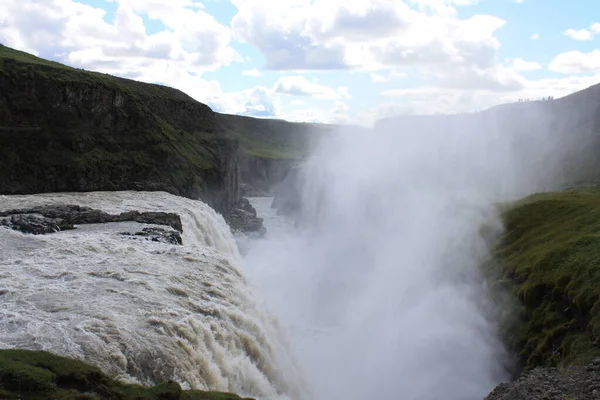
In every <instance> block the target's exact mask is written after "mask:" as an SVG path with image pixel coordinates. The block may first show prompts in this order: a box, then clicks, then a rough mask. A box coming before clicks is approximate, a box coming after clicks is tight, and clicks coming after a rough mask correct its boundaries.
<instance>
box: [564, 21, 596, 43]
mask: <svg viewBox="0 0 600 400" xmlns="http://www.w3.org/2000/svg"><path fill="white" fill-rule="evenodd" d="M564 34H565V36H569V37H570V38H571V39H574V40H592V39H593V38H594V36H596V35H598V34H600V23H593V24H592V25H590V27H589V29H567V30H566V31H565V32H564Z"/></svg>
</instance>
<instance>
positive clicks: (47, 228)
mask: <svg viewBox="0 0 600 400" xmlns="http://www.w3.org/2000/svg"><path fill="white" fill-rule="evenodd" d="M0 225H3V226H6V227H8V228H11V229H14V230H16V231H20V232H23V233H31V234H34V235H43V234H46V233H53V232H60V231H64V230H69V229H75V227H74V226H73V225H72V224H70V223H69V222H67V221H65V220H64V219H61V218H49V217H45V216H43V215H37V214H17V215H11V216H10V217H4V218H2V219H0Z"/></svg>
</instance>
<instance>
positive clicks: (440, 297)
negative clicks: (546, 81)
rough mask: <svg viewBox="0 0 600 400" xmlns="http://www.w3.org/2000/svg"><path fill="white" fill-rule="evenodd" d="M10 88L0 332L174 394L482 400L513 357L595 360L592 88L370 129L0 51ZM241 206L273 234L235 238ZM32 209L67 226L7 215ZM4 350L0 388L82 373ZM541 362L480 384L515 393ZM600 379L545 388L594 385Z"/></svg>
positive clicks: (7, 345) (8, 343)
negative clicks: (263, 114)
mask: <svg viewBox="0 0 600 400" xmlns="http://www.w3.org/2000/svg"><path fill="white" fill-rule="evenodd" d="M0 88H1V89H2V90H1V92H0V171H1V174H0V218H11V220H10V222H6V223H5V224H2V223H0V245H1V246H2V247H1V248H2V252H3V253H2V259H1V260H0V277H1V280H0V284H1V285H2V286H0V299H1V301H2V304H3V307H2V309H1V312H2V314H1V315H0V319H1V320H2V324H1V326H0V348H2V349H21V350H44V351H48V352H50V353H54V354H57V355H59V356H67V357H70V358H73V359H78V360H82V361H84V362H86V363H87V364H89V365H93V366H95V367H98V368H100V369H101V370H102V372H103V373H104V374H106V375H107V376H109V377H110V379H115V380H118V381H119V382H123V384H125V383H127V384H133V385H136V384H141V385H146V386H151V385H160V384H161V383H163V382H168V383H167V384H166V385H171V386H173V387H175V386H176V387H177V388H180V389H181V388H183V389H184V390H183V391H181V390H179V391H178V390H177V389H174V392H173V393H170V394H168V393H167V394H166V395H165V396H166V397H164V396H163V398H193V397H191V396H195V395H197V396H205V394H202V393H199V392H198V393H195V394H194V393H193V392H194V391H219V392H234V393H237V394H239V395H241V396H250V397H253V398H257V399H316V400H320V399H341V398H345V399H364V398H378V397H388V398H398V397H399V396H400V397H401V398H403V399H409V400H410V399H415V400H416V399H419V400H429V399H431V400H434V399H440V398H444V399H448V400H454V399H456V400H469V399H483V398H484V397H485V396H486V395H488V393H490V392H491V391H492V390H493V389H494V387H495V386H496V385H497V384H499V383H501V382H503V381H507V380H510V379H511V375H519V374H520V373H521V372H522V370H523V369H525V370H527V371H529V370H531V369H534V368H536V367H547V368H550V367H561V368H570V367H571V366H574V368H579V367H578V366H581V365H587V364H588V363H590V362H591V361H592V360H593V358H595V357H597V356H600V352H599V351H598V347H597V343H598V342H597V337H598V335H599V332H598V327H597V326H598V324H597V320H598V318H599V317H598V315H599V314H598V307H597V306H596V305H597V303H598V301H599V297H600V294H599V292H598V290H597V286H594V284H595V283H600V274H599V273H598V271H599V269H598V266H597V260H598V259H599V258H597V257H596V252H595V250H594V249H595V248H596V245H597V244H598V242H597V241H598V239H597V237H596V235H597V227H596V222H597V221H596V218H595V217H594V218H592V216H595V213H596V211H597V199H598V196H599V195H598V193H599V192H598V189H597V188H596V187H595V186H594V182H595V181H596V180H597V178H598V176H597V175H598V171H599V170H598V157H597V154H598V151H597V150H598V148H599V145H600V143H599V141H600V134H599V133H600V126H598V124H599V123H600V121H599V120H598V115H600V86H594V87H591V88H589V89H587V90H584V91H582V92H578V93H575V94H573V95H570V96H567V97H565V98H561V99H556V100H551V101H544V102H531V103H524V104H520V103H518V104H507V105H503V106H498V107H495V108H492V109H489V110H485V111H482V112H478V113H471V114H460V115H451V116H415V117H408V116H407V117H399V118H394V119H389V120H382V121H379V122H378V123H377V124H376V125H375V127H374V128H373V129H372V130H370V129H362V128H357V127H353V128H347V127H342V126H333V125H311V124H293V123H289V122H285V121H269V120H259V119H252V118H249V117H240V116H231V115H225V114H218V113H214V112H213V111H212V110H211V109H210V108H209V107H208V106H206V105H203V104H201V103H198V102H196V101H194V100H193V99H191V98H190V97H188V96H187V95H185V94H183V93H182V92H179V91H177V90H174V89H170V88H167V87H164V86H158V85H150V84H144V83H139V82H135V81H131V80H126V79H122V78H115V77H111V76H108V75H103V74H98V73H92V72H87V71H82V70H77V69H74V68H70V67H66V66H63V65H60V64H56V63H53V62H50V61H46V60H43V59H39V58H36V57H33V56H31V55H28V54H26V53H22V52H18V51H15V50H12V49H10V48H7V47H3V46H2V47H0ZM290 171H292V172H291V173H289V172H290ZM286 177H287V178H286ZM242 183H243V184H244V185H245V186H244V187H245V190H246V191H248V193H250V194H252V193H254V194H255V196H250V197H254V198H252V199H251V203H252V204H253V205H254V206H255V208H256V209H257V210H258V215H257V216H254V215H253V214H252V208H248V207H247V206H246V205H245V204H246V203H244V201H243V200H242V199H241V194H240V186H241V184H242ZM567 188H571V189H569V190H567V191H564V190H565V189H567ZM551 191H552V192H554V193H549V192H551ZM274 192H275V193H274ZM540 192H545V194H543V195H540V194H538V195H536V193H540ZM257 194H258V195H261V196H256V195H257ZM273 194H275V195H280V196H281V195H283V197H284V198H285V199H287V200H286V201H290V202H291V203H292V206H290V208H288V211H289V210H292V212H291V213H288V212H283V214H286V215H287V216H286V215H282V216H277V215H276V213H277V210H275V209H272V208H270V207H271V196H272V195H273ZM286 195H287V196H286ZM529 195H533V197H529V198H528V200H523V201H524V202H519V201H518V200H520V199H522V198H524V197H525V196H529ZM536 196H538V197H536ZM544 196H545V197H544ZM274 205H275V206H276V207H279V208H285V207H288V206H289V204H288V205H287V206H286V205H285V204H283V205H282V203H279V204H277V203H275V204H274ZM48 206H52V207H65V206H79V207H89V210H92V211H89V210H88V212H92V213H95V214H102V213H103V215H104V214H106V215H110V216H111V217H110V218H108V219H106V218H105V219H104V220H98V219H93V218H92V219H81V218H79V219H76V218H74V217H73V218H72V217H70V216H69V214H68V213H67V214H60V215H58V214H47V212H46V211H43V210H44V208H43V207H48ZM40 207H41V208H40ZM241 207H244V208H243V209H242V208H241ZM72 210H74V209H72ZM94 210H95V211H94ZM235 210H243V211H244V212H245V213H248V214H251V215H250V217H252V218H264V220H265V225H266V227H267V231H266V234H264V236H263V237H262V238H248V237H247V236H245V235H243V234H240V232H237V230H236V227H235V226H233V225H235V224H232V218H234V219H235V218H238V217H239V216H240V215H242V216H245V215H246V214H244V213H240V212H239V211H235ZM70 212H72V211H70ZM45 213H46V214H45ZM148 213H151V214H153V215H155V216H156V215H157V213H162V214H160V215H159V216H160V217H161V218H162V217H164V216H165V215H175V216H177V218H179V221H180V224H181V229H178V227H179V225H177V224H176V223H173V224H172V223H167V222H165V220H164V219H156V218H153V219H147V218H141V217H140V215H145V216H147V215H148ZM23 215H35V216H36V218H37V216H40V218H46V219H48V218H50V219H52V221H50V222H51V223H56V224H58V225H56V226H57V227H58V228H59V229H54V228H52V226H55V225H49V226H50V229H46V230H45V232H44V234H39V235H32V234H30V233H24V232H20V231H19V230H18V229H12V228H14V227H15V225H16V223H15V222H14V221H15V220H14V217H15V216H17V217H20V216H23ZM123 215H125V216H126V217H122V216H123ZM554 215H557V216H558V217H556V219H553V216H554ZM250 217H248V218H250ZM241 218H242V219H243V218H244V217H241ZM57 219H60V220H61V221H56V220H57ZM3 221H4V220H3ZM36 221H37V222H40V221H41V222H43V223H46V222H48V221H46V220H43V219H38V220H36ZM36 221H34V222H36ZM44 221H45V222H44ZM253 221H254V220H253ZM569 221H572V223H571V222H569ZM37 222H36V223H37ZM59 222H60V224H59ZM171 222H172V221H171ZM246 222H247V221H243V222H242V224H246ZM261 222H262V220H261ZM62 223H70V224H71V225H72V226H73V228H74V229H66V230H65V229H64V226H65V225H62ZM227 223H229V224H230V226H228V225H227ZM173 225H175V226H173ZM245 226H249V225H245ZM253 226H255V227H256V226H258V225H257V224H254V225H253ZM540 227H541V228H540ZM9 228H11V229H9ZM144 229H162V230H163V231H165V230H169V232H170V231H171V230H174V231H175V232H179V233H180V235H181V243H179V242H178V241H177V240H175V242H168V241H167V242H165V241H162V240H153V239H152V236H144V235H137V234H138V233H140V232H144ZM259 229H260V228H259ZM232 230H234V231H236V232H235V233H236V238H237V239H238V243H237V244H236V242H235V240H234V236H232V232H231V231H232ZM251 230H252V231H256V230H257V229H254V228H253V229H251ZM146 232H147V231H146ZM154 232H157V231H154ZM561 232H567V234H566V235H561ZM155 237H156V236H155ZM242 242H243V243H244V245H243V247H244V252H243V253H244V254H243V255H240V249H239V248H241V247H242V246H241V245H240V243H242ZM238 247H239V248H238ZM553 266H556V269H554V268H553ZM556 271H560V273H559V272H556ZM572 271H577V274H575V275H573V276H572V274H571V272H572ZM584 277H585V278H584ZM534 279H535V281H534ZM511 316H518V318H510V317H511ZM515 319H516V320H517V321H514V320H515ZM6 351H8V350H1V351H0V359H1V357H9V356H10V357H12V358H10V360H12V361H11V362H13V364H10V363H9V362H6V363H5V365H8V366H9V367H6V366H0V394H3V393H4V392H5V393H9V395H11V396H12V395H13V394H14V393H18V392H19V391H20V390H22V386H23V384H24V383H27V382H29V381H28V379H29V380H34V381H35V382H42V383H43V384H44V385H46V386H43V385H42V386H43V387H42V388H41V389H40V390H41V391H42V392H43V391H46V392H45V393H47V392H50V393H53V392H52V391H58V390H75V389H76V388H74V387H69V386H67V388H66V389H65V388H64V387H63V386H61V385H62V383H64V380H63V381H61V379H59V378H60V377H61V376H63V375H61V372H60V371H54V370H51V369H49V371H50V373H48V372H47V371H46V372H43V371H42V372H39V371H38V370H36V369H35V368H42V367H40V365H42V366H46V365H50V364H51V362H50V361H44V362H42V363H41V364H40V363H39V362H38V364H35V362H34V364H35V365H34V366H33V369H28V367H24V366H23V365H27V363H26V362H24V361H22V360H23V359H22V358H19V357H25V356H15V355H14V354H13V353H6ZM3 354H4V355H3ZM6 359H9V358H6ZM14 360H17V361H14ZM590 365H592V367H591V368H592V371H596V369H597V365H596V364H590ZM594 365H595V366H594ZM11 368H12V369H11ZM44 368H46V367H44ZM47 368H51V367H47ZM52 368H53V367H52ZM32 371H33V372H32ZM578 371H579V370H578ZM552 373H555V371H554V372H552V371H551V372H550V373H549V375H548V376H550V377H551V376H552V375H551V374H552ZM578 373H579V372H578ZM36 374H37V375H36ZM40 374H41V375H40ZM536 374H537V375H536ZM536 374H533V375H524V378H523V380H521V381H517V382H516V383H515V386H512V387H511V386H506V385H510V384H505V386H502V387H499V389H498V390H496V391H495V392H494V393H492V394H491V395H490V396H496V397H490V398H493V399H494V400H496V399H504V400H510V399H518V398H519V397H517V395H518V393H517V392H519V390H521V389H519V388H522V387H523V386H524V387H527V388H529V389H531V388H533V389H536V385H538V386H541V385H540V384H539V382H536V381H535V379H534V378H535V377H536V376H540V374H541V375H543V376H545V375H544V373H540V372H539V370H538V372H536ZM39 376H42V377H43V378H44V379H45V380H44V379H41V378H39ZM96 376H98V375H96ZM532 376H533V378H532ZM586 377H587V376H586ZM34 378H35V379H34ZM38 378H39V379H38ZM36 379H37V380H36ZM102 379H104V378H102ZM107 379H108V378H107ZM527 379H529V380H527ZM544 379H546V378H544ZM546 380H551V379H550V378H547V379H546ZM91 381H92V380H89V382H91ZM170 381H173V382H174V383H173V382H170ZM584 381H585V379H584ZM15 382H16V383H15ZM590 382H591V383H589V384H586V386H585V387H581V386H578V387H576V388H575V389H572V388H571V389H569V387H568V385H566V386H565V387H566V389H564V390H563V389H561V388H559V389H560V390H563V392H560V391H558V392H556V396H566V395H574V394H576V395H578V396H580V397H581V398H583V399H585V398H590V399H591V398H593V397H591V396H594V392H593V391H594V390H598V388H596V386H595V385H596V383H595V382H592V381H590ZM175 383H176V385H175ZM519 385H521V386H519ZM75 386H77V385H75ZM84 386H85V385H84ZM105 386H107V385H105ZM108 386H109V385H108ZM84 389H86V390H88V391H95V392H94V393H96V394H98V393H100V392H98V390H100V389H99V386H98V385H96V386H94V385H92V384H91V383H89V384H88V386H86V387H84ZM533 389H532V391H531V393H534V394H530V396H529V397H523V398H536V397H532V396H537V395H538V394H536V393H537V392H536V391H535V390H533ZM559 389H556V390H559ZM107 390H108V389H107ZM111 390H112V389H111ZM127 390H129V389H124V388H121V387H120V386H117V389H114V391H113V392H111V393H112V394H111V396H113V395H114V398H128V397H127V396H128V394H127ZM160 390H162V389H160ZM553 390H554V389H553ZM569 390H571V392H569ZM2 391H4V392H2ZM166 392H168V390H167V391H166ZM525 392H527V390H521V392H519V393H525ZM40 393H41V392H40ZM105 393H108V392H105ZM515 393H516V394H515ZM527 393H529V392H527ZM70 394H73V393H70ZM596 394H597V392H596ZM100 395H102V394H101V393H100ZM542 395H546V394H545V393H543V394H542ZM542 395H540V396H542ZM7 396H8V395H7ZM90 396H92V395H90ZM119 396H121V397H119ZM147 396H148V398H153V397H150V396H152V395H147ZM168 396H171V397H168ZM186 396H188V397H186ZM206 396H225V395H223V394H222V393H221V394H216V395H210V394H209V395H206ZM227 396H229V395H227ZM502 396H505V397H502ZM506 396H508V397H506ZM510 396H512V397H510ZM585 396H589V397H585ZM90 398H94V397H90ZM198 398H203V397H198ZM206 398H211V397H206ZM212 398H219V397H212ZM232 398H235V397H232ZM539 398H543V397H539ZM556 398H561V397H556Z"/></svg>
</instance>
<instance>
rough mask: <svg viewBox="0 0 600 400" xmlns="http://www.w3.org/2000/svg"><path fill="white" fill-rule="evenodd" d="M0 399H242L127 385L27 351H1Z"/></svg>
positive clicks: (170, 384) (174, 388)
mask: <svg viewBox="0 0 600 400" xmlns="http://www.w3.org/2000/svg"><path fill="white" fill-rule="evenodd" d="M0 398H2V399H31V400H47V399H56V400H67V399H69V400H75V399H77V400H99V399H109V400H159V399H160V400H179V399H180V400H241V397H239V396H237V395H235V394H230V393H222V392H203V391H198V390H182V389H181V387H180V386H179V384H177V383H176V382H165V383H163V384H160V385H157V386H153V387H145V386H138V385H126V384H122V383H120V382H117V381H115V380H113V379H110V378H108V377H107V376H106V375H104V374H103V373H102V372H101V371H100V370H99V369H98V368H96V367H92V366H89V365H87V364H85V363H83V362H81V361H77V360H73V359H69V358H65V357H59V356H56V355H54V354H51V353H47V352H42V351H29V350H0Z"/></svg>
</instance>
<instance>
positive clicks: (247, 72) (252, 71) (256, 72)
mask: <svg viewBox="0 0 600 400" xmlns="http://www.w3.org/2000/svg"><path fill="white" fill-rule="evenodd" d="M242 75H245V76H254V77H259V76H263V73H262V72H260V71H259V70H257V69H247V70H244V71H242Z"/></svg>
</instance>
